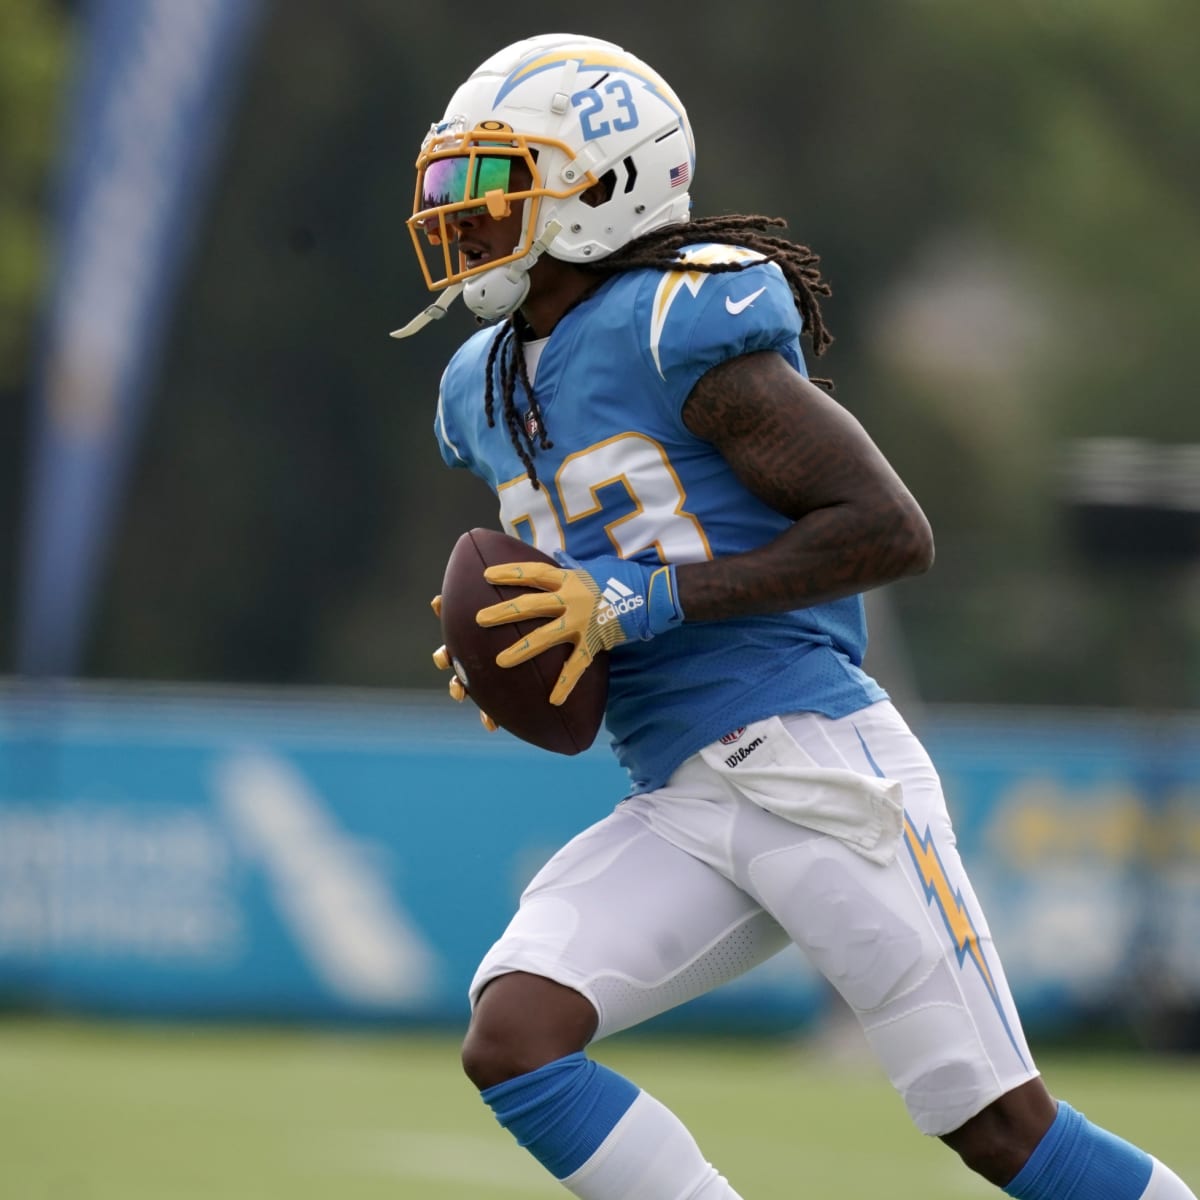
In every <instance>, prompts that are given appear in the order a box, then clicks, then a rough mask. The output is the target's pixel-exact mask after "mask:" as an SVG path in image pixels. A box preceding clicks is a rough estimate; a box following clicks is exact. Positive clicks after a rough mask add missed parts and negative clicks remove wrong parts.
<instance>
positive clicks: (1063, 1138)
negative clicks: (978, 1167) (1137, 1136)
mask: <svg viewBox="0 0 1200 1200" xmlns="http://www.w3.org/2000/svg"><path fill="white" fill-rule="evenodd" d="M1153 1168H1154V1164H1153V1162H1152V1161H1151V1159H1150V1156H1149V1155H1148V1154H1147V1153H1146V1152H1145V1151H1144V1150H1139V1149H1138V1148H1137V1147H1136V1146H1131V1145H1130V1144H1129V1143H1128V1142H1126V1141H1124V1140H1123V1139H1122V1138H1119V1137H1117V1136H1116V1135H1115V1134H1112V1133H1109V1132H1108V1131H1107V1130H1106V1129H1101V1128H1100V1127H1099V1126H1098V1125H1093V1124H1092V1123H1091V1121H1089V1120H1088V1119H1087V1117H1085V1116H1084V1115H1083V1114H1082V1113H1078V1112H1076V1111H1075V1110H1074V1109H1073V1108H1072V1107H1071V1106H1070V1105H1069V1104H1066V1103H1064V1102H1063V1101H1062V1100H1060V1101H1059V1102H1058V1116H1056V1117H1055V1118H1054V1123H1053V1124H1052V1125H1051V1126H1050V1128H1049V1129H1047V1130H1046V1135H1045V1137H1043V1138H1042V1140H1041V1141H1040V1142H1039V1143H1038V1145H1037V1149H1036V1150H1034V1152H1033V1153H1032V1154H1031V1155H1030V1156H1029V1161H1028V1162H1027V1163H1026V1164H1025V1165H1024V1166H1023V1167H1022V1168H1021V1169H1020V1171H1018V1172H1017V1176H1016V1178H1015V1179H1014V1180H1013V1181H1012V1182H1011V1183H1010V1184H1009V1185H1008V1187H1006V1188H1005V1189H1004V1191H1005V1193H1006V1194H1007V1195H1009V1196H1014V1197H1016V1200H1138V1197H1139V1196H1141V1195H1142V1193H1143V1192H1144V1191H1145V1190H1146V1184H1148V1183H1149V1182H1150V1172H1151V1171H1152V1170H1153Z"/></svg>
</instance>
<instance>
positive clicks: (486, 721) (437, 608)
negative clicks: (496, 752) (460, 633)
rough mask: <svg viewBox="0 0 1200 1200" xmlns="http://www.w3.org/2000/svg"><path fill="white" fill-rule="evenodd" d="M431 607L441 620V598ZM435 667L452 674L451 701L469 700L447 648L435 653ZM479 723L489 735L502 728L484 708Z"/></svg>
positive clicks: (450, 684) (432, 601)
mask: <svg viewBox="0 0 1200 1200" xmlns="http://www.w3.org/2000/svg"><path fill="white" fill-rule="evenodd" d="M429 607H430V608H432V609H433V615H434V616H435V617H438V618H439V619H440V618H441V615H442V598H441V596H434V598H433V599H432V600H430V602H429ZM433 665H434V666H435V667H437V669H438V670H439V671H449V672H450V683H449V684H448V685H447V689H446V690H447V691H448V692H449V693H450V699H451V700H454V701H456V702H457V703H458V704H461V703H462V702H463V701H464V700H465V699H466V698H467V689H466V688H465V687H464V686H463V681H462V680H461V679H459V677H458V675H457V673H456V672H455V670H454V664H453V663H452V662H451V661H450V651H449V650H447V649H446V647H445V646H439V647H438V648H437V649H436V650H435V651H434V652H433ZM479 723H480V724H481V725H482V726H483V727H484V729H486V730H487V731H488V733H495V732H496V730H497V729H499V728H500V726H499V725H497V724H496V722H495V721H493V720H492V718H491V717H489V716H488V715H487V713H485V712H484V711H483V709H482V708H481V709H480V710H479Z"/></svg>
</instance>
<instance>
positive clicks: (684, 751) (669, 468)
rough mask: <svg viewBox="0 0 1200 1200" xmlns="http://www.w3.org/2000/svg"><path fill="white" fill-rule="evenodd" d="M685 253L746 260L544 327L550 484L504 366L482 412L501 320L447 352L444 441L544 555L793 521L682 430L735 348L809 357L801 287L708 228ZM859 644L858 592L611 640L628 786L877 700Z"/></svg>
mask: <svg viewBox="0 0 1200 1200" xmlns="http://www.w3.org/2000/svg"><path fill="white" fill-rule="evenodd" d="M682 257H683V258H684V259H685V260H686V261H729V260H731V259H732V260H735V261H746V262H748V263H749V264H750V265H748V266H746V267H745V268H744V269H743V270H741V271H737V272H728V273H722V274H703V273H701V272H698V271H697V272H661V271H655V270H637V271H628V272H624V273H622V274H619V275H616V276H614V277H613V278H611V279H609V280H606V281H605V282H604V284H603V285H602V286H601V287H600V288H599V289H598V290H597V291H596V292H595V293H593V295H592V296H590V297H589V298H588V299H587V300H585V301H584V302H583V303H582V304H580V305H578V306H577V307H576V308H574V309H572V310H571V311H570V312H568V313H567V314H566V316H565V317H563V319H562V320H561V321H560V322H559V324H558V325H557V326H556V328H555V330H554V332H553V334H552V335H551V337H550V338H549V339H548V341H547V342H546V344H545V347H544V349H543V351H542V355H541V358H540V360H539V362H538V366H537V372H536V377H535V381H534V389H535V391H536V393H537V399H538V402H539V404H540V406H541V411H542V417H543V420H544V421H545V423H546V428H547V431H548V434H549V437H550V440H551V441H552V442H553V448H552V449H550V450H541V449H539V450H538V452H537V455H536V457H535V459H534V462H535V464H536V467H537V474H538V478H539V480H540V481H541V487H540V488H534V487H533V486H532V484H531V482H530V479H529V475H528V472H527V471H526V469H525V467H524V466H523V465H522V463H521V460H520V459H519V458H518V456H517V454H516V452H515V450H514V449H513V446H512V443H511V442H510V440H509V434H508V430H507V429H506V428H505V424H504V420H503V417H502V416H501V403H500V394H501V391H500V383H499V379H498V378H497V379H496V380H495V383H494V389H495V397H496V401H495V402H496V416H497V419H496V424H495V426H494V427H493V428H489V427H488V424H487V421H486V419H485V416H484V381H485V365H486V362H487V357H488V349H489V347H490V345H491V343H492V340H493V339H494V338H495V337H496V330H495V329H483V330H481V331H480V332H478V333H477V334H475V336H474V337H472V338H471V339H470V340H469V341H468V342H466V343H465V344H464V345H463V346H462V347H461V348H460V349H459V351H458V352H457V353H456V354H455V356H454V357H453V359H451V361H450V364H449V366H448V367H447V368H446V371H445V374H444V375H443V377H442V386H441V394H440V397H439V400H438V412H437V421H436V426H435V428H436V433H437V438H438V442H439V444H440V446H441V450H442V455H443V457H444V458H445V460H446V462H447V463H449V464H450V465H451V466H459V467H466V468H468V469H469V470H471V471H473V472H474V473H475V474H476V475H478V476H480V477H481V478H482V479H484V480H485V481H486V482H487V483H488V484H489V485H490V486H491V488H492V489H493V490H494V491H495V493H496V495H497V497H498V499H499V501H500V520H501V523H502V524H503V526H504V528H505V530H506V531H507V532H509V533H511V534H515V535H516V536H517V537H520V538H522V539H523V540H525V541H526V542H529V543H532V544H533V545H536V546H537V547H538V548H539V549H540V550H543V551H545V552H546V553H548V554H552V553H554V551H555V550H559V549H564V550H566V551H567V553H568V554H571V555H573V556H574V557H575V558H577V559H580V560H584V561H586V560H587V559H589V558H595V557H597V556H600V555H613V554H616V555H619V556H621V557H623V558H634V559H637V560H639V561H641V562H645V563H647V564H658V563H660V562H664V561H665V562H673V563H689V562H699V561H702V560H705V559H709V558H719V557H722V556H725V555H729V554H738V553H740V552H743V551H746V550H750V549H752V548H754V547H756V546H759V545H762V544H763V543H765V542H768V541H770V540H771V539H772V538H774V537H776V536H778V535H779V534H780V533H781V532H782V531H783V530H784V529H786V528H787V527H788V526H789V524H790V521H789V520H788V518H787V517H784V516H782V515H780V514H779V513H777V512H775V511H774V510H773V509H771V508H769V507H767V505H765V504H763V503H762V502H761V501H759V500H757V499H756V498H755V497H754V496H753V495H752V494H751V493H750V492H748V491H747V490H746V489H745V488H744V487H743V486H742V485H741V483H740V482H739V481H738V480H737V478H736V477H735V476H734V474H733V472H732V471H731V470H730V469H729V467H728V465H727V464H726V462H725V460H724V459H723V458H722V457H721V455H720V454H718V453H717V451H716V450H715V449H714V448H713V447H712V445H710V444H709V443H708V442H704V441H702V440H700V439H699V438H697V437H695V436H694V435H693V434H691V433H690V432H689V431H688V429H687V427H686V426H685V425H684V423H683V419H682V416H681V411H682V408H683V404H684V401H685V400H686V399H687V396H688V394H689V392H691V390H692V388H693V387H694V386H695V384H696V382H697V381H698V380H699V379H700V377H701V376H702V375H703V374H704V373H705V372H706V371H708V370H709V369H710V368H712V367H713V366H715V365H716V364H718V363H720V362H724V361H725V360H726V359H729V358H734V357H736V356H738V355H742V354H749V353H752V352H754V351H759V350H774V351H777V352H778V353H780V354H782V355H783V356H784V357H785V358H786V359H787V361H788V362H789V363H791V364H792V366H794V367H796V368H797V369H798V370H800V371H804V369H805V368H804V361H803V357H802V354H801V350H800V341H799V335H800V317H799V313H798V312H797V310H796V306H795V303H794V301H793V298H792V294H791V290H790V288H789V286H788V284H787V281H786V279H785V278H784V276H783V273H782V271H781V270H780V269H779V268H778V267H777V266H776V265H775V264H773V263H768V262H765V261H763V260H762V256H761V255H759V254H756V253H754V252H753V251H750V250H746V249H741V248H737V247H729V246H711V245H700V246H693V247H691V248H689V249H688V250H686V251H684V252H683V253H682ZM518 398H519V400H520V399H522V398H524V394H523V393H522V392H521V390H520V388H519V387H518ZM522 411H524V407H522ZM865 648H866V625H865V621H864V616H863V604H862V598H861V597H859V596H852V597H848V598H846V599H843V600H837V601H834V602H833V603H830V604H820V605H814V606H813V607H811V608H804V609H797V610H795V611H793V612H787V613H779V614H774V615H768V616H755V617H740V618H736V619H731V620H726V621H712V622H688V621H687V620H686V612H685V623H684V624H683V626H681V627H680V628H678V629H676V630H672V631H670V632H668V633H665V634H662V635H661V636H659V637H657V638H654V639H653V640H651V641H647V642H635V643H626V644H624V645H621V646H617V647H616V648H615V649H614V650H613V651H612V652H611V655H610V660H611V661H610V666H611V671H610V682H609V701H608V710H607V714H606V724H607V726H608V729H609V732H610V733H611V735H612V737H613V743H614V749H615V751H616V754H617V757H618V759H619V760H620V762H621V763H622V765H623V766H624V767H625V768H626V769H627V770H628V772H629V775H630V777H631V780H632V783H633V790H634V791H635V792H642V791H650V790H652V789H654V788H656V787H659V786H661V785H662V784H663V783H664V782H665V781H666V779H667V777H668V776H669V775H670V774H671V772H672V771H673V770H674V769H675V768H676V767H677V766H678V765H679V764H680V763H681V762H682V761H683V760H684V759H685V758H687V757H688V756H689V755H691V754H693V753H694V752H695V751H696V750H698V749H699V748H700V747H702V746H705V745H707V744H708V743H709V742H712V741H714V740H716V739H717V738H719V737H721V736H722V735H723V734H725V733H728V732H730V731H731V730H733V729H735V728H737V727H738V726H741V725H745V724H748V723H749V722H751V721H756V720H760V719H762V718H764V717H768V716H772V715H775V714H778V713H785V712H792V711H797V710H807V711H812V712H819V713H824V714H825V715H827V716H831V717H840V716H845V715H846V714H847V713H851V712H854V711H856V710H858V709H860V708H863V707H865V706H866V705H868V704H870V703H873V702H874V701H876V700H879V699H883V698H884V692H883V691H882V690H881V689H880V688H879V686H878V685H877V684H876V683H875V682H874V680H872V679H871V678H870V677H869V676H867V675H866V674H865V673H864V672H863V671H862V669H861V663H862V658H863V653H864V650H865Z"/></svg>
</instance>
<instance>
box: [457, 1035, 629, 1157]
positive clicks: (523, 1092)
mask: <svg viewBox="0 0 1200 1200" xmlns="http://www.w3.org/2000/svg"><path fill="white" fill-rule="evenodd" d="M638 1091H639V1089H638V1088H637V1087H636V1086H635V1085H634V1084H632V1083H630V1082H629V1080H628V1079H625V1078H624V1077H623V1076H621V1075H618V1074H617V1073H616V1072H615V1071H610V1070H609V1069H608V1068H607V1067H602V1066H601V1065H600V1064H599V1063H596V1062H592V1061H591V1060H590V1059H589V1058H587V1057H586V1056H585V1055H583V1054H568V1055H567V1057H566V1058H560V1059H557V1060H556V1061H554V1062H552V1063H547V1064H546V1065H545V1066H544V1067H538V1069H537V1070H536V1071H530V1072H529V1074H528V1075H518V1076H517V1078H516V1079H509V1080H506V1081H505V1082H504V1083H498V1084H496V1086H495V1087H490V1088H485V1089H484V1090H483V1091H482V1092H481V1093H480V1095H481V1096H482V1097H483V1099H484V1100H485V1101H486V1102H487V1104H489V1105H490V1106H491V1109H492V1112H494V1113H495V1114H496V1120H497V1121H499V1122H500V1124H501V1125H503V1126H504V1128H505V1129H507V1130H508V1131H509V1133H511V1134H512V1135H513V1136H514V1137H515V1138H516V1139H517V1142H518V1143H519V1144H520V1145H522V1146H524V1147H525V1149H526V1150H528V1151H529V1153H530V1154H532V1155H533V1156H534V1158H536V1159H537V1160H538V1162H540V1163H541V1164H542V1166H544V1167H545V1168H546V1169H547V1170H548V1171H549V1172H550V1173H551V1174H552V1175H553V1176H554V1177H555V1178H556V1179H565V1178H566V1177H567V1176H568V1175H571V1174H573V1173H574V1172H575V1171H577V1170H578V1169H579V1168H580V1167H581V1166H583V1164H584V1163H585V1162H587V1160H588V1159H589V1158H591V1157H592V1155H593V1154H595V1152H596V1150H597V1149H598V1148H599V1146H600V1144H601V1142H603V1141H604V1139H605V1138H606V1137H608V1135H609V1133H611V1132H612V1128H613V1126H614V1125H616V1123H617V1122H618V1121H619V1120H620V1119H621V1118H622V1117H623V1116H624V1115H625V1113H626V1112H627V1111H628V1109H629V1106H630V1105H631V1104H632V1103H633V1102H634V1100H636V1099H637V1097H638Z"/></svg>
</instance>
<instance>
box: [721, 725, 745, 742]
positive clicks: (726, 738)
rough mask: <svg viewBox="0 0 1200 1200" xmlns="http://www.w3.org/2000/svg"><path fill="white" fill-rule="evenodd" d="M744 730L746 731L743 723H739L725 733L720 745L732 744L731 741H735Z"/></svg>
mask: <svg viewBox="0 0 1200 1200" xmlns="http://www.w3.org/2000/svg"><path fill="white" fill-rule="evenodd" d="M745 732H746V727H745V725H739V726H738V727H737V728H736V729H735V730H734V731H733V732H732V733H727V734H726V735H725V736H724V737H723V738H722V739H721V745H722V746H732V745H733V743H734V742H736V741H737V740H738V738H740V737H741V736H742V734H743V733H745Z"/></svg>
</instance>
